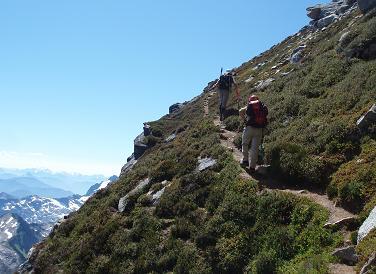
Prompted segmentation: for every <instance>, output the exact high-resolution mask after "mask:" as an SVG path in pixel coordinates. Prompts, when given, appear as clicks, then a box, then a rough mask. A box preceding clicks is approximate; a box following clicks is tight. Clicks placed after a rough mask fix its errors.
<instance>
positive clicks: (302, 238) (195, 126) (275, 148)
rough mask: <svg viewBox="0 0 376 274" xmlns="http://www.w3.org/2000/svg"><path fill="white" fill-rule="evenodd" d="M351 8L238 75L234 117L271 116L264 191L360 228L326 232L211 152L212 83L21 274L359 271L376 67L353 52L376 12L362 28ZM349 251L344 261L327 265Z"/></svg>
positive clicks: (368, 207)
mask: <svg viewBox="0 0 376 274" xmlns="http://www.w3.org/2000/svg"><path fill="white" fill-rule="evenodd" d="M339 2H340V1H334V3H336V4H338V3H339ZM353 3H354V2H353ZM334 6H336V7H337V5H334ZM352 7H353V6H352V5H349V6H348V7H347V9H351V11H350V12H349V13H347V14H346V9H345V10H344V13H343V15H341V16H338V15H337V14H335V16H333V15H334V14H329V15H327V14H326V13H324V15H323V16H324V17H322V18H317V19H316V20H314V21H313V22H312V23H311V24H310V25H309V26H307V27H305V28H303V29H302V30H301V31H300V32H299V33H297V34H295V35H293V36H290V37H288V38H287V39H286V40H284V41H283V42H281V43H280V44H278V45H276V46H274V47H272V48H271V49H270V50H268V51H266V52H265V53H262V54H260V55H259V56H257V57H255V58H253V59H252V60H250V61H248V62H246V63H244V64H243V65H241V66H240V67H238V68H235V69H234V71H235V72H236V74H237V80H238V82H239V83H240V90H241V103H243V104H246V103H247V99H248V98H247V97H248V95H249V94H250V93H257V94H258V95H259V96H260V98H261V99H262V100H263V101H265V103H266V104H267V105H268V106H269V108H270V123H269V131H268V132H267V133H266V134H265V140H264V143H265V147H266V149H265V158H264V160H265V161H266V162H267V163H269V164H270V167H269V168H268V169H269V170H268V172H269V174H270V176H271V177H270V178H269V177H266V179H270V180H274V182H276V183H277V184H278V186H279V188H282V187H283V184H288V185H289V186H290V187H296V188H298V189H303V191H304V188H305V187H310V188H313V189H317V190H319V191H324V193H325V192H326V193H327V194H328V197H329V198H331V199H332V200H333V201H334V202H333V204H334V203H337V205H341V206H342V207H344V208H349V210H351V211H352V212H354V213H355V214H357V216H355V218H353V220H352V221H353V222H351V223H345V222H342V223H341V224H338V223H334V224H330V225H327V221H328V219H329V216H330V215H329V213H330V212H328V211H327V210H325V208H324V207H322V206H320V205H318V204H317V203H314V202H312V201H310V200H309V199H307V198H304V197H300V196H303V195H295V194H294V193H284V192H282V191H273V190H268V189H266V190H265V191H263V186H262V184H260V183H259V180H257V178H254V177H246V178H244V176H242V174H244V171H243V170H242V169H240V167H239V163H238V161H237V160H236V159H234V157H233V152H234V151H236V150H235V149H236V148H234V147H230V148H229V147H228V146H223V145H221V139H222V138H224V137H226V136H223V135H221V134H223V132H221V128H220V127H219V126H216V125H214V124H213V120H215V119H216V111H217V109H218V104H217V102H216V101H215V100H210V101H207V104H205V100H207V98H206V97H207V94H209V93H210V88H211V84H210V83H209V85H208V87H207V88H205V89H204V91H203V93H202V94H201V95H200V96H199V97H198V98H197V99H196V100H194V101H192V102H189V103H187V104H185V105H181V106H179V107H178V108H177V109H174V110H173V111H171V113H169V114H168V115H166V116H164V117H162V118H161V119H160V120H158V121H154V122H150V123H148V124H149V125H150V130H149V132H144V133H143V136H142V138H141V139H142V140H138V142H137V143H136V142H135V149H137V148H138V147H137V146H138V145H139V144H140V143H142V144H143V145H144V146H143V147H146V149H145V150H144V151H143V152H142V153H141V155H138V157H134V156H133V158H132V157H131V158H130V159H129V162H128V163H127V165H125V166H124V168H123V170H122V173H121V176H120V178H119V180H118V181H117V182H116V183H114V184H112V185H110V186H109V187H108V188H106V189H103V190H101V191H98V192H97V193H96V194H95V195H93V197H91V198H90V199H89V200H88V201H87V203H85V205H84V206H83V207H82V208H81V209H80V210H79V211H77V212H76V213H73V214H70V216H69V217H68V218H67V219H66V220H65V221H64V222H63V223H61V224H60V226H58V227H57V228H56V229H55V230H54V233H53V234H51V236H50V237H49V238H47V239H46V240H45V241H43V242H42V243H41V244H39V245H38V246H36V248H35V250H34V252H33V254H31V257H30V258H29V264H28V267H27V268H26V269H22V270H21V271H24V272H26V273H27V272H28V271H32V270H33V271H36V272H40V273H50V272H58V271H65V272H77V273H81V272H82V271H87V272H94V273H103V272H105V273H121V272H125V273H150V272H151V273H165V272H176V273H244V272H248V273H249V272H250V273H328V272H329V271H331V272H332V273H335V271H337V270H338V269H346V270H349V271H351V273H353V272H354V271H355V270H357V271H360V270H361V268H362V267H363V265H365V264H366V263H367V261H368V259H371V258H372V252H374V250H375V248H376V246H375V244H374V239H375V234H374V233H375V231H373V232H370V233H369V234H368V235H367V236H366V237H365V238H364V239H363V240H362V242H360V243H356V234H357V230H358V228H359V226H360V224H361V223H362V222H363V221H364V220H365V219H366V218H367V216H368V215H369V214H370V212H371V211H372V209H373V208H374V207H375V206H376V196H375V193H376V188H375V187H374V178H375V176H373V175H374V174H375V171H376V169H375V163H374V161H372V160H369V159H372V157H373V155H375V141H374V137H375V131H374V125H372V124H368V125H367V126H366V128H365V129H359V128H358V126H357V124H356V122H357V120H358V119H359V117H360V116H361V115H363V114H365V113H366V112H367V111H368V110H369V108H370V106H371V105H372V104H373V100H374V98H375V96H374V95H375V90H376V87H375V83H376V81H374V80H375V76H376V61H375V58H374V57H372V54H371V55H370V54H369V52H371V51H372V50H370V49H369V48H368V47H369V46H370V45H369V44H368V43H362V42H364V41H373V40H372V39H373V38H375V37H376V28H374V26H376V17H375V14H376V10H373V11H370V12H369V13H367V14H364V15H363V14H361V13H360V12H359V11H358V10H357V9H352ZM320 9H321V8H320ZM335 12H337V10H336V9H334V13H335ZM320 14H321V12H320ZM320 16H321V15H320ZM327 16H330V20H329V19H328V18H326V17H327ZM324 18H326V19H325V20H324V21H325V22H324V21H322V22H321V23H320V24H319V23H318V21H319V20H321V19H324ZM328 22H329V23H328ZM324 23H325V24H327V25H325V26H323V25H322V24H324ZM345 32H350V34H348V37H347V38H346V39H342V41H341V39H340V38H341V37H342V36H343V35H344V33H345ZM365 51H367V52H368V53H367V54H363V53H364V52H365ZM297 53H299V56H297ZM375 57H376V56H375ZM348 90H351V94H349V92H348ZM236 103H237V102H236V101H235V100H232V99H231V100H230V108H233V106H234V105H236ZM202 106H205V108H203V107H202ZM206 109H208V110H209V111H208V113H206ZM232 111H233V112H234V113H235V114H236V109H232ZM229 113H230V114H229V115H228V117H227V118H226V120H225V121H224V125H223V126H224V127H225V128H226V130H229V129H230V128H231V129H232V130H230V131H232V132H234V133H233V134H234V135H235V136H234V140H232V141H233V143H234V145H235V146H239V143H240V142H241V139H240V138H241V137H240V135H241V134H240V133H239V132H236V130H237V129H239V128H241V126H242V121H240V119H239V118H238V117H237V115H231V112H230V111H229ZM171 136H173V137H171ZM136 158H137V159H136ZM373 159H374V157H373ZM203 162H205V165H201V164H202V163H203ZM349 170H350V171H351V172H349ZM301 194H303V192H302V193H301ZM344 231H345V233H344ZM79 243H81V244H79ZM337 248H339V250H338V249H337ZM349 250H350V251H352V252H353V253H352V254H351V255H352V256H350V259H349V258H345V257H338V258H337V256H338V254H343V253H344V252H347V251H349ZM354 252H356V254H354ZM354 258H355V259H354ZM352 264H357V266H356V268H355V269H353V268H352V266H351V265H352ZM345 267H346V268H345ZM371 268H372V265H371Z"/></svg>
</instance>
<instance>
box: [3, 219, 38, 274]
mask: <svg viewBox="0 0 376 274" xmlns="http://www.w3.org/2000/svg"><path fill="white" fill-rule="evenodd" d="M41 239H42V235H41V233H40V231H39V230H38V229H36V228H35V227H33V226H31V225H30V224H28V223H26V222H25V221H24V220H23V219H22V218H21V217H20V216H18V215H16V214H5V215H3V216H1V217H0V273H4V274H7V273H14V270H16V269H17V267H18V266H19V265H20V264H21V263H22V262H23V261H24V260H25V259H26V255H27V253H28V251H29V249H30V248H31V247H32V245H33V244H35V243H37V242H39V241H40V240H41Z"/></svg>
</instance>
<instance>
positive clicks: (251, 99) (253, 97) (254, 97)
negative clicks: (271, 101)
mask: <svg viewBox="0 0 376 274" xmlns="http://www.w3.org/2000/svg"><path fill="white" fill-rule="evenodd" d="M248 102H249V103H250V104H254V103H258V102H259V98H258V97H257V95H251V96H249V99H248Z"/></svg>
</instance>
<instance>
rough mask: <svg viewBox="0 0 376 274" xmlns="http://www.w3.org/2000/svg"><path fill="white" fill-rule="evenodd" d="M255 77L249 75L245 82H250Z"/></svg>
mask: <svg viewBox="0 0 376 274" xmlns="http://www.w3.org/2000/svg"><path fill="white" fill-rule="evenodd" d="M253 79H255V77H253V76H249V78H248V79H247V80H245V81H244V82H245V83H250V82H252V81H253Z"/></svg>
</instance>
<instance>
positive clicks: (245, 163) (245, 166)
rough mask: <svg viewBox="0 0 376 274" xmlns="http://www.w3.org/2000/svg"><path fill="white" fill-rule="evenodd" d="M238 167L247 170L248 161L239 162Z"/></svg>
mask: <svg viewBox="0 0 376 274" xmlns="http://www.w3.org/2000/svg"><path fill="white" fill-rule="evenodd" d="M240 166H241V167H244V168H247V167H248V166H249V162H248V161H241V162H240Z"/></svg>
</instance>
